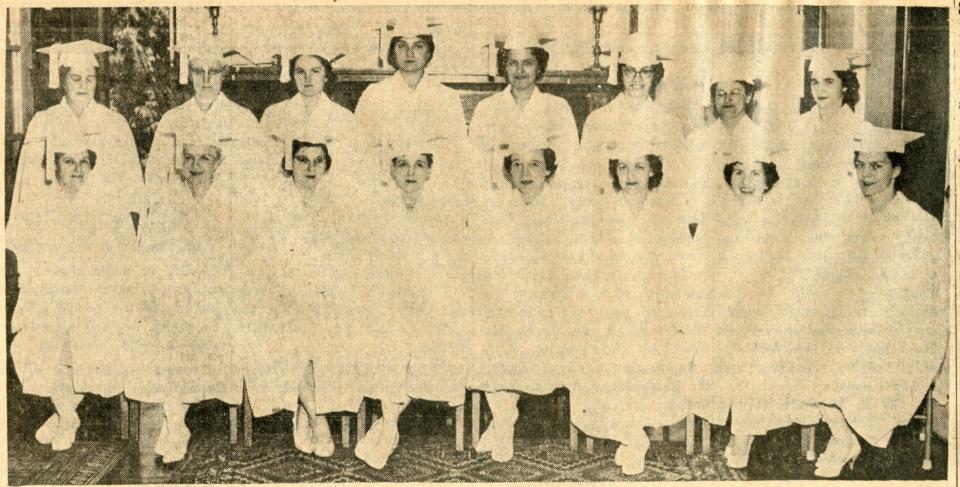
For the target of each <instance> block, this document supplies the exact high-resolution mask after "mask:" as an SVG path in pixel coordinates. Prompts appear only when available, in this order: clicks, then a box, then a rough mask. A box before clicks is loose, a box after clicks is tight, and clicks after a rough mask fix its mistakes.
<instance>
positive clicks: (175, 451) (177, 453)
mask: <svg viewBox="0 0 960 487" xmlns="http://www.w3.org/2000/svg"><path fill="white" fill-rule="evenodd" d="M167 437H168V438H169V440H168V449H167V450H166V451H165V452H164V454H163V463H174V462H179V461H180V460H183V459H184V458H186V456H187V446H189V445H190V429H189V428H187V425H185V424H179V425H176V426H173V427H170V428H169V432H168V435H167Z"/></svg>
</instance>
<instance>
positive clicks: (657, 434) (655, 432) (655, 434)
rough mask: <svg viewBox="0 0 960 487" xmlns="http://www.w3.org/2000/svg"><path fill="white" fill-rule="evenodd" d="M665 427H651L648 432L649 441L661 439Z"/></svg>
mask: <svg viewBox="0 0 960 487" xmlns="http://www.w3.org/2000/svg"><path fill="white" fill-rule="evenodd" d="M665 431H666V428H653V429H652V430H651V432H650V441H662V440H663V438H664V436H665Z"/></svg>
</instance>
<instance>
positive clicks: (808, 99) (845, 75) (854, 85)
mask: <svg viewBox="0 0 960 487" xmlns="http://www.w3.org/2000/svg"><path fill="white" fill-rule="evenodd" d="M833 74H834V75H836V77H837V79H839V80H840V87H841V94H842V97H843V99H842V101H841V103H843V104H844V105H847V106H849V107H850V108H851V109H853V108H856V107H857V103H860V80H859V78H857V73H856V72H855V71H853V70H846V71H834V72H833ZM804 77H805V84H804V94H803V99H802V100H801V104H800V108H801V111H802V112H806V111H809V110H810V109H811V108H813V107H814V106H815V105H816V104H817V101H816V100H815V99H814V98H813V89H812V88H811V87H810V83H811V81H812V80H813V73H812V72H811V71H810V70H809V69H807V70H806V74H805V75H804Z"/></svg>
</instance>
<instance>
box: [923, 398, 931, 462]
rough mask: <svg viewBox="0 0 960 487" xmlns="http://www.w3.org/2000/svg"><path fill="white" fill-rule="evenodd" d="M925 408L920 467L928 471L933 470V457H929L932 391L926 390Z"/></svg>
mask: <svg viewBox="0 0 960 487" xmlns="http://www.w3.org/2000/svg"><path fill="white" fill-rule="evenodd" d="M925 410H926V411H925V413H924V416H926V417H925V418H924V419H923V422H924V425H923V431H924V434H925V435H924V436H925V437H924V439H923V466H922V468H923V469H924V470H927V471H930V470H933V459H932V457H931V447H932V444H931V443H932V441H933V438H932V436H933V421H932V419H933V393H932V392H931V391H927V405H926V408H925Z"/></svg>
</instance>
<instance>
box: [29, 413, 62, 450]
mask: <svg viewBox="0 0 960 487" xmlns="http://www.w3.org/2000/svg"><path fill="white" fill-rule="evenodd" d="M59 424H60V415H58V414H57V413H53V414H52V415H50V417H49V418H47V420H46V421H44V423H43V425H42V426H40V429H38V430H37V432H36V433H34V435H33V437H34V438H36V439H37V442H38V443H40V444H41V445H49V444H50V443H53V438H54V437H55V436H57V428H58V425H59Z"/></svg>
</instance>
